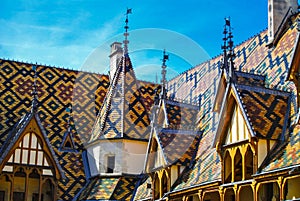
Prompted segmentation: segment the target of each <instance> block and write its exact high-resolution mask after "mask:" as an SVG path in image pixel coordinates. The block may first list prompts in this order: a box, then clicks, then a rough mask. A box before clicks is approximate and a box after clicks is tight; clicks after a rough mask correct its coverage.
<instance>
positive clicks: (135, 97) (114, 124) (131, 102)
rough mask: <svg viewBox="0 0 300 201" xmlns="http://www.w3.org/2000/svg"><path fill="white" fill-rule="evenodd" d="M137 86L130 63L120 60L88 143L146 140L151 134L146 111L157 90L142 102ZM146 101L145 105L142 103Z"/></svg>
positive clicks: (127, 57) (126, 59)
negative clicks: (106, 140)
mask: <svg viewBox="0 0 300 201" xmlns="http://www.w3.org/2000/svg"><path fill="white" fill-rule="evenodd" d="M141 90H144V91H145V90H146V88H145V87H144V88H140V86H138V83H137V80H136V77H135V74H134V71H133V68H132V64H131V60H130V58H129V56H128V55H125V56H123V57H122V60H121V62H120V63H119V66H118V68H117V70H116V73H115V77H114V79H113V81H112V84H111V86H110V88H109V91H108V93H107V96H106V98H105V100H104V103H103V107H102V108H101V110H100V112H99V115H98V118H97V121H96V123H95V126H94V129H93V131H92V136H91V138H90V142H92V141H95V140H98V139H108V138H130V139H140V140H145V139H148V137H149V133H150V119H149V117H148V115H149V110H148V109H149V108H150V107H151V105H152V104H153V101H151V100H154V95H155V93H156V90H153V89H152V91H151V92H152V94H151V96H152V97H151V96H150V97H149V96H148V97H146V98H143V96H142V94H141ZM144 101H145V103H144Z"/></svg>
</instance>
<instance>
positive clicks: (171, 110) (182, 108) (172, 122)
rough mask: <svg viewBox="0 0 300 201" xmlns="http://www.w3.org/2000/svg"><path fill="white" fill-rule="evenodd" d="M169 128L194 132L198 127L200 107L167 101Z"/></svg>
mask: <svg viewBox="0 0 300 201" xmlns="http://www.w3.org/2000/svg"><path fill="white" fill-rule="evenodd" d="M165 102H166V114H167V119H168V123H169V125H168V128H170V129H183V130H184V129H187V130H193V129H195V127H196V121H197V115H198V112H199V106H197V105H191V104H185V103H180V102H179V101H172V100H166V101H165Z"/></svg>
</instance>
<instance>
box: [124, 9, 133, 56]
mask: <svg viewBox="0 0 300 201" xmlns="http://www.w3.org/2000/svg"><path fill="white" fill-rule="evenodd" d="M131 13H132V9H131V8H127V11H126V14H125V15H126V20H125V26H124V28H125V32H124V37H125V39H124V41H123V43H124V55H126V54H128V43H129V41H128V36H129V33H128V29H129V26H128V15H129V14H131Z"/></svg>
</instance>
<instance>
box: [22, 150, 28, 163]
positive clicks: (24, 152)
mask: <svg viewBox="0 0 300 201" xmlns="http://www.w3.org/2000/svg"><path fill="white" fill-rule="evenodd" d="M27 161H28V150H23V151H22V164H27Z"/></svg>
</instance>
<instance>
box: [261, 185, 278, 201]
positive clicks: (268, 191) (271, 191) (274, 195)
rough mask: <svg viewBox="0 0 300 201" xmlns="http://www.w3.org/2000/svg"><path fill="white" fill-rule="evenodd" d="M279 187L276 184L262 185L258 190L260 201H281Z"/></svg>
mask: <svg viewBox="0 0 300 201" xmlns="http://www.w3.org/2000/svg"><path fill="white" fill-rule="evenodd" d="M279 192H280V191H279V186H278V184H277V183H276V182H273V183H266V184H262V185H261V186H260V187H259V189H258V201H265V200H272V201H273V200H274V201H279V200H280V199H279Z"/></svg>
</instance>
